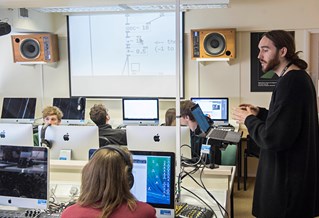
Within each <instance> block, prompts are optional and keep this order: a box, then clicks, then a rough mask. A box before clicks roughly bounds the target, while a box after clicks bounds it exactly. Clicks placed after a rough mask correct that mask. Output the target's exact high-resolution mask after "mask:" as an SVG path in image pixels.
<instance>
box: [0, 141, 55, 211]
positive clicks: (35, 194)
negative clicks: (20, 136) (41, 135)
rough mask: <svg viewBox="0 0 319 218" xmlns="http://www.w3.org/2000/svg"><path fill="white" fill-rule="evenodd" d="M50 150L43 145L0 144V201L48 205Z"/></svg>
mask: <svg viewBox="0 0 319 218" xmlns="http://www.w3.org/2000/svg"><path fill="white" fill-rule="evenodd" d="M48 175H49V162H48V150H47V148H44V147H34V146H11V145H0V205H1V206H8V207H10V206H11V207H18V208H32V209H47V207H48V204H49V201H48V196H49V192H48V190H49V189H48V187H49V182H48V181H49V178H48Z"/></svg>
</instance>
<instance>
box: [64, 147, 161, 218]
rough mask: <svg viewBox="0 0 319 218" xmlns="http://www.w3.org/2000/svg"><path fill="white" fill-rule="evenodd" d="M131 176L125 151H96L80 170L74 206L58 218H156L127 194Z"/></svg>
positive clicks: (127, 155)
mask: <svg viewBox="0 0 319 218" xmlns="http://www.w3.org/2000/svg"><path fill="white" fill-rule="evenodd" d="M131 173H132V158H131V154H130V152H129V151H128V150H127V148H125V147H124V148H123V147H120V146H114V145H108V146H105V147H102V148H100V149H98V150H97V151H96V152H95V153H94V154H93V155H92V157H91V160H90V161H89V162H88V163H87V164H86V165H85V166H84V168H83V170H82V183H81V192H80V196H79V199H78V201H77V203H76V204H74V205H72V206H70V207H68V208H66V209H65V210H64V211H63V212H62V214H61V218H69V217H72V218H100V217H101V218H102V217H103V218H122V217H125V218H139V217H143V218H155V217H156V215H155V214H156V212H155V209H154V208H153V207H152V206H151V205H149V204H147V203H144V202H140V201H137V200H136V198H135V197H134V196H133V195H132V193H131V192H130V186H131V185H132V181H133V180H134V178H133V179H132V176H133V175H132V174H131Z"/></svg>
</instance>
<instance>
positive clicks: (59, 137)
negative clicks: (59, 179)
mask: <svg viewBox="0 0 319 218" xmlns="http://www.w3.org/2000/svg"><path fill="white" fill-rule="evenodd" d="M38 128H39V142H40V145H41V138H44V139H45V140H47V141H48V142H49V143H50V145H51V146H52V147H51V149H50V159H55V160H68V159H70V160H89V150H90V149H92V148H94V149H97V148H99V133H98V127H97V126H62V125H59V126H48V127H47V128H46V129H45V131H42V128H43V126H42V125H40V126H39V127H38ZM42 146H45V144H44V143H42ZM61 151H62V152H61ZM65 151H66V152H65ZM68 151H70V152H71V154H70V156H71V157H70V158H68V156H67V154H68Z"/></svg>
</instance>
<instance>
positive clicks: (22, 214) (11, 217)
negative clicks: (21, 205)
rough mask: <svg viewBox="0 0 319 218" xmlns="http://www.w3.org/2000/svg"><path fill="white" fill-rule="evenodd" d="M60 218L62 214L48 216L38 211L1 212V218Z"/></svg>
mask: <svg viewBox="0 0 319 218" xmlns="http://www.w3.org/2000/svg"><path fill="white" fill-rule="evenodd" d="M31 217H34V218H59V217H60V214H52V213H51V214H48V213H45V212H43V210H38V209H20V210H0V218H31Z"/></svg>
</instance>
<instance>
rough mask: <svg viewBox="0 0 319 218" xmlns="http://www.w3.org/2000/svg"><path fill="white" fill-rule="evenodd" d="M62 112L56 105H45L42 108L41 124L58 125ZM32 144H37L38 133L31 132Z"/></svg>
mask: <svg viewBox="0 0 319 218" xmlns="http://www.w3.org/2000/svg"><path fill="white" fill-rule="evenodd" d="M62 117H63V113H62V111H61V110H60V108H58V107H56V106H47V107H45V108H44V109H43V110H42V118H43V125H46V124H50V125H60V123H61V120H62ZM33 145H34V146H39V133H38V132H37V133H34V134H33Z"/></svg>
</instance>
